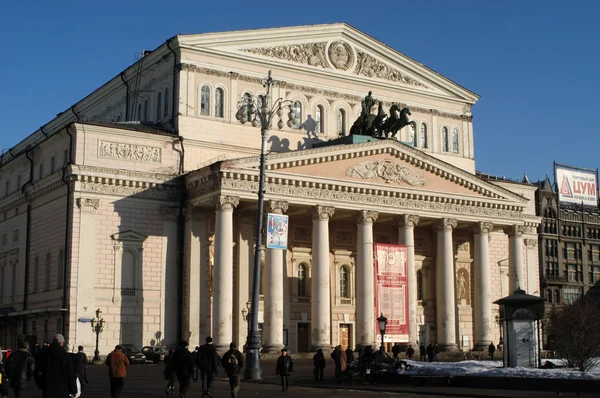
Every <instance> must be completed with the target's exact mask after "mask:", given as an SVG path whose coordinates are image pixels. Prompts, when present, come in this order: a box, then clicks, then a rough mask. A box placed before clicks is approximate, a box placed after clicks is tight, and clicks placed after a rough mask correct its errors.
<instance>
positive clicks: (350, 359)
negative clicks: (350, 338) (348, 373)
mask: <svg viewBox="0 0 600 398" xmlns="http://www.w3.org/2000/svg"><path fill="white" fill-rule="evenodd" d="M352 362H354V351H353V350H352V348H350V346H348V348H346V365H348V364H350V363H352Z"/></svg>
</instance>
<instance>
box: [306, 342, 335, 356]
mask: <svg viewBox="0 0 600 398" xmlns="http://www.w3.org/2000/svg"><path fill="white" fill-rule="evenodd" d="M319 348H320V349H322V350H323V354H331V352H333V347H331V344H323V345H314V344H313V345H311V346H310V351H311V352H317V351H318V350H319ZM325 358H327V357H325Z"/></svg>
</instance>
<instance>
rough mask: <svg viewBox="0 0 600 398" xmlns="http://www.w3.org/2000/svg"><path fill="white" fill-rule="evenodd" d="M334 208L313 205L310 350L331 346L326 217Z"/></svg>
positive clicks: (327, 224)
mask: <svg viewBox="0 0 600 398" xmlns="http://www.w3.org/2000/svg"><path fill="white" fill-rule="evenodd" d="M334 212H335V209H334V208H333V207H327V206H315V207H314V208H313V213H312V216H313V242H312V263H313V264H312V275H311V303H310V310H311V329H312V330H311V332H312V333H311V344H312V350H313V351H316V350H317V349H319V348H322V349H323V351H330V350H331V296H330V282H329V281H330V276H329V219H330V218H331V216H333V213H334Z"/></svg>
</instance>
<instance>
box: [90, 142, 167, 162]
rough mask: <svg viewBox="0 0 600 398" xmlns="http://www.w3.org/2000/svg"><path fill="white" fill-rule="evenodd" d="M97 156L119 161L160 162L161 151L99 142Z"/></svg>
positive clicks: (155, 148)
mask: <svg viewBox="0 0 600 398" xmlns="http://www.w3.org/2000/svg"><path fill="white" fill-rule="evenodd" d="M98 156H99V157H103V158H112V159H119V160H132V161H136V162H150V163H160V162H161V150H160V148H158V147H153V146H147V145H137V144H123V143H119V142H109V141H100V142H99V144H98Z"/></svg>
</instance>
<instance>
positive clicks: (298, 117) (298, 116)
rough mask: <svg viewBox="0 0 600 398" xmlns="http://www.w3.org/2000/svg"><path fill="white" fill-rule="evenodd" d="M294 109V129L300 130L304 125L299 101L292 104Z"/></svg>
mask: <svg viewBox="0 0 600 398" xmlns="http://www.w3.org/2000/svg"><path fill="white" fill-rule="evenodd" d="M294 108H295V109H296V120H297V121H298V122H297V123H295V124H294V128H295V129H301V128H302V124H303V123H304V122H303V119H302V103H301V102H300V101H296V102H294Z"/></svg>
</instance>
